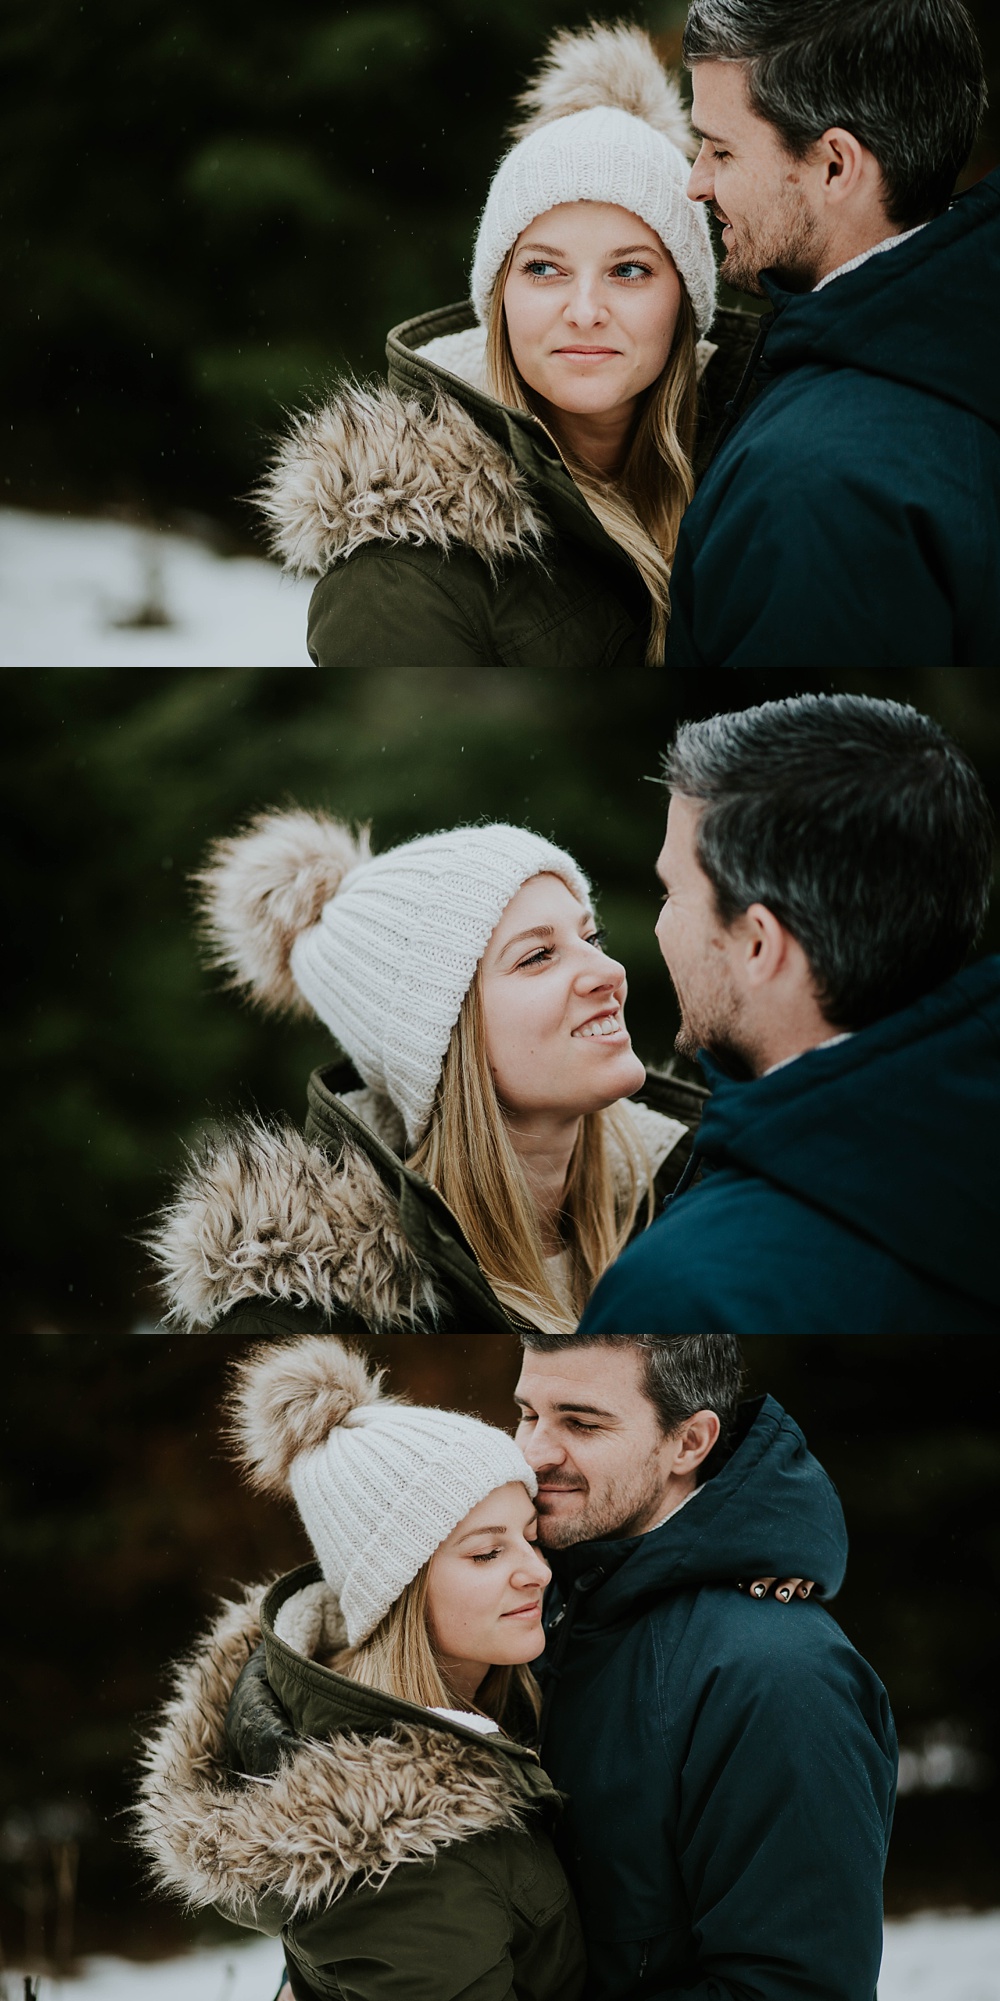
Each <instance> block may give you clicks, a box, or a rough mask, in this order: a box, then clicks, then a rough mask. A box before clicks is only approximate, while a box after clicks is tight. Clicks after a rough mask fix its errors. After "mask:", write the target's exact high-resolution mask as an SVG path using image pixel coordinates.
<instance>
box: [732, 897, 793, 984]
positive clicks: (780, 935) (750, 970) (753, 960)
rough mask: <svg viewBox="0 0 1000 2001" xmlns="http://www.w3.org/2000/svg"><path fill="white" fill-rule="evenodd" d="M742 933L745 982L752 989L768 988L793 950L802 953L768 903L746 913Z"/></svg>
mask: <svg viewBox="0 0 1000 2001" xmlns="http://www.w3.org/2000/svg"><path fill="white" fill-rule="evenodd" d="M742 933H743V935H742V937H741V939H740V945H741V949H742V954H743V979H744V982H745V984H746V985H747V986H749V987H765V986H767V985H768V984H769V982H770V981H771V980H773V979H775V978H776V977H777V975H778V974H779V973H781V972H783V971H784V970H785V968H786V966H787V965H788V961H789V956H790V953H791V951H792V950H795V951H797V952H801V951H802V947H801V946H800V945H798V944H797V943H796V940H795V939H794V938H793V937H792V934H791V932H790V931H786V929H785V926H784V925H783V924H782V922H781V919H780V917H776V916H775V914H774V911H773V910H769V909H768V907H767V904H766V903H751V904H750V906H749V908H748V909H747V910H745V911H744V912H743V919H742ZM803 956H804V955H803Z"/></svg>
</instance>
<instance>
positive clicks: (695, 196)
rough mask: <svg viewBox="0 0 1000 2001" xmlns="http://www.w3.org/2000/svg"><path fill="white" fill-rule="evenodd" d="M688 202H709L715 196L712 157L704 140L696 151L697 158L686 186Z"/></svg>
mask: <svg viewBox="0 0 1000 2001" xmlns="http://www.w3.org/2000/svg"><path fill="white" fill-rule="evenodd" d="M687 193H688V201H711V200H712V197H713V195H714V194H715V173H714V170H713V167H712V156H711V154H710V152H709V150H708V147H707V145H706V143H705V141H704V140H702V143H701V145H700V147H699V149H698V157H697V159H696V160H695V163H694V166H693V167H692V169H691V173H690V176H689V179H688V184H687Z"/></svg>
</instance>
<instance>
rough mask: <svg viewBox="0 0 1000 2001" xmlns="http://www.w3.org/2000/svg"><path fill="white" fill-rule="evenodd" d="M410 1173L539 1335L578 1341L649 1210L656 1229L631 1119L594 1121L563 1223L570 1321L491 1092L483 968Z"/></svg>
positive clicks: (571, 1177) (578, 1150)
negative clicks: (596, 1293)
mask: <svg viewBox="0 0 1000 2001" xmlns="http://www.w3.org/2000/svg"><path fill="white" fill-rule="evenodd" d="M616 1154H617V1156H618V1162H617V1164H618V1167H619V1172H616V1171H615V1169H616V1161H615V1155H616ZM408 1165H409V1166H410V1167H412V1168H414V1169H415V1170H416V1171H417V1173H418V1174H422V1175H423V1176H424V1178H425V1180H427V1181H429V1182H430V1183H431V1185H432V1187H434V1188H436V1189H437V1191H438V1194H439V1195H441V1196H442V1197H443V1199H444V1200H445V1202H447V1204H448V1207H449V1209H450V1210H451V1211H452V1214H453V1215H454V1216H455V1218H456V1220H457V1221H458V1223H459V1224H460V1225H461V1228H462V1230H463V1231H464V1233H465V1236H466V1237H467V1239H468V1241H469V1244H470V1245H471V1247H472V1250H473V1252H474V1253H475V1256H476V1259H477V1260H478V1263H479V1265H480V1268H481V1270H482V1272H483V1274H484V1276H485V1277H486V1278H487V1279H488V1280H489V1283H490V1285H491V1286H492V1288H493V1290H494V1292H495V1293H496V1295H497V1298H498V1299H499V1300H500V1301H501V1302H502V1304H503V1305H504V1306H505V1307H506V1308H507V1310H508V1312H509V1313H510V1314H511V1316H512V1318H513V1319H514V1320H515V1321H520V1322H522V1323H524V1322H527V1323H528V1324H529V1325H530V1327H531V1328H532V1329H537V1330H538V1331H539V1332H540V1333H546V1334H571V1333H572V1332H573V1331H574V1329H575V1327H576V1324H577V1321H578V1320H579V1318H580V1314H581V1313H582V1312H583V1309H584V1307H585V1305H586V1303H587V1300H588V1299H589V1297H590V1294H591V1293H592V1291H593V1289H594V1287H595V1285H596V1284H597V1281H598V1279H599V1278H600V1276H601V1273H602V1272H603V1271H605V1270H606V1269H607V1267H608V1265H609V1264H610V1263H611V1262H612V1259H614V1258H616V1257H617V1256H618V1253H619V1251H621V1250H623V1249H624V1246H625V1244H626V1243H627V1242H628V1239H629V1237H630V1236H631V1234H632V1229H633V1226H634V1223H635V1219H636V1216H637V1214H638V1212H639V1207H640V1204H641V1203H642V1201H643V1199H644V1198H645V1201H646V1204H647V1220H651V1218H652V1213H653V1188H652V1180H651V1177H650V1173H649V1166H648V1162H647V1161H646V1158H645V1156H644V1154H642V1153H641V1152H640V1150H639V1149H638V1148H637V1146H636V1143H635V1139H634V1137H633V1134H632V1131H631V1127H630V1125H629V1123H628V1122H627V1118H626V1115H625V1114H624V1113H623V1112H622V1111H620V1110H619V1108H618V1107H617V1106H611V1107H609V1108H608V1109H607V1110H605V1111H600V1112H587V1113H585V1114H584V1116H583V1117H582V1118H581V1120H580V1130H579V1132H578V1134H577V1139H576V1144H575V1146H574V1148H573V1152H572V1155H571V1157H570V1164H569V1172H568V1174H567V1177H566V1188H565V1192H564V1197H563V1208H562V1216H561V1222H562V1230H563V1239H564V1243H565V1247H566V1250H567V1251H568V1252H569V1264H570V1295H571V1302H572V1311H568V1310H567V1306H566V1301H565V1299H564V1298H562V1297H561V1295H560V1293H559V1292H558V1291H557V1290H556V1287H555V1286H554V1284H553V1281H552V1278H551V1275H550V1272H549V1270H548V1268H547V1266H546V1259H545V1246H544V1243H543V1241H542V1231H541V1224H540V1222H539V1217H538V1210H537V1207H536V1205H535V1202H534V1199H533V1197H532V1194H531V1190H530V1189H529V1187H528V1183H527V1181H526V1179H525V1176H524V1173H523V1170H522V1168H521V1164H520V1162H519V1160H518V1158H517V1154H516V1153H515V1151H514V1148H513V1146H512V1144H511V1139H510V1135H509V1133H508V1131H507V1127H506V1123H505V1121H504V1116H503V1109H502V1106H501V1104H500V1100H499V1098H498V1097H497V1092H496V1086H495V1084H494V1082H493V1075H492V1071H491V1069H490V1064H489V1058H488V1055H487V1047H486V1018H485V1013H484V1009H483V989H482V972H481V968H480V967H478V966H477V968H476V973H475V977H474V979H473V981H472V985H471V986H470V988H469V991H468V993H467V994H466V996H465V999H464V1001H463V1002H462V1009H461V1013H460V1014H459V1017H458V1021H457V1022H456V1024H455V1028H454V1031H453V1033H452V1038H451V1042H450V1043H449V1045H448V1050H447V1054H446V1056H445V1059H444V1063H443V1065H442V1068H441V1077H440V1080H439V1083H438V1088H437V1095H436V1097H435V1100H434V1108H433V1111H432V1113H431V1122H430V1126H429V1128H428V1131H427V1133H426V1135H425V1137H424V1139H423V1140H422V1141H421V1143H420V1145H419V1146H418V1148H417V1150H416V1152H415V1153H414V1154H413V1155H412V1156H411V1158H410V1161H409V1163H408Z"/></svg>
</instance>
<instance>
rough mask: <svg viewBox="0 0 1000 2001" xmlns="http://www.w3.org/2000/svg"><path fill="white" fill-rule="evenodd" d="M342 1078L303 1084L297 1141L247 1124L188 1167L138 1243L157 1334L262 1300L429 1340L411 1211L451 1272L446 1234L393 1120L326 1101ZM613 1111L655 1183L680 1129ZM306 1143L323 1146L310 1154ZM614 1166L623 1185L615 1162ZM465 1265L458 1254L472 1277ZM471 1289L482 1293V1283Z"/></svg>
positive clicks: (283, 1130)
mask: <svg viewBox="0 0 1000 2001" xmlns="http://www.w3.org/2000/svg"><path fill="white" fill-rule="evenodd" d="M345 1079H348V1080H354V1081H356V1079H355V1075H354V1072H353V1071H352V1070H351V1068H350V1066H349V1065H342V1066H333V1068H331V1069H329V1070H321V1071H317V1072H316V1073H315V1074H314V1075H313V1077H312V1078H311V1079H310V1085H309V1100H310V1121H309V1124H308V1125H307V1129H306V1135H305V1136H304V1135H303V1134H302V1133H300V1132H299V1131H298V1130H297V1128H296V1127H295V1126H292V1125H280V1126H278V1125H275V1126H269V1125H266V1124H265V1123H264V1122H263V1121H261V1120H258V1119H252V1118H246V1119H242V1120H239V1121H237V1122H235V1123H234V1124H233V1125H232V1126H230V1127H228V1128H227V1129H225V1130H224V1131H222V1132H221V1133H216V1134H210V1135H209V1136H208V1137H207V1138H206V1139H205V1140H204V1141H203V1142H202V1144H201V1146H200V1148H199V1149H198V1150H197V1151H194V1152H192V1153H191V1154H190V1155H189V1160H188V1167H187V1171H186V1173H185V1174H184V1176H183V1178H182V1180H181V1183H180V1185H179V1187H178V1189H177V1193H176V1195H175V1197H174V1199H173V1201H172V1202H171V1203H170V1204H169V1205H168V1207H167V1208H166V1209H164V1211H163V1212H162V1214H161V1215H160V1217H159V1218H158V1220H157V1222H156V1224H155V1226H154V1228H153V1230H152V1231H151V1232H150V1234H149V1236H148V1237H147V1239H146V1248H147V1249H148V1251H149V1252H150V1254H151V1256H152V1258H153V1260H154V1263H155V1264H156V1267H157V1269H158V1271H159V1274H160V1293H161V1297H162V1299H163V1301H164V1305H165V1308H166V1319H167V1322H168V1324H169V1325H171V1326H173V1327H177V1328H180V1329H182V1330H183V1331H184V1332H186V1333H191V1332H193V1331H194V1330H196V1329H205V1328H209V1327H213V1326H214V1325H215V1323H216V1322H217V1321H218V1320H220V1319H221V1318H222V1316H223V1314H225V1313H228V1312H229V1311H230V1309H231V1308H232V1307H235V1306H238V1305H239V1304H240V1303H241V1302H243V1301H247V1300H266V1301H274V1302H276V1303H281V1304H283V1305H286V1306H291V1307H294V1308H298V1307H305V1306H312V1307H316V1308H317V1309H318V1310H319V1311H320V1312H321V1313H322V1314H323V1315H324V1316H325V1317H328V1318H336V1316H337V1314H338V1313H345V1312H346V1313H351V1314H355V1315H357V1316H359V1317H360V1319H361V1320H362V1321H363V1322H364V1324H365V1325H366V1326H367V1327H369V1328H371V1329H372V1331H374V1332H378V1331H379V1330H380V1329H398V1328H399V1327H411V1328H413V1329H415V1330H423V1331H427V1330H429V1329H431V1328H433V1327H434V1325H435V1323H436V1322H437V1321H438V1319H439V1318H440V1316H441V1312H442V1307H443V1299H442V1293H441V1284H440V1279H439V1276H438V1272H437V1267H436V1261H432V1260H431V1259H430V1258H429V1257H428V1256H426V1255H424V1254H423V1252H422V1251H421V1250H420V1249H418V1248H416V1247H415V1245H414V1242H413V1226H414V1222H415V1207H414V1205H415V1204H416V1203H420V1204H421V1205H422V1208H423V1209H425V1210H427V1211H428V1212H429V1213H430V1214H431V1216H432V1220H433V1219H435V1218H436V1219H437V1220H438V1221H439V1222H440V1223H441V1225H442V1227H443V1228H444V1229H445V1231H446V1233H448V1234H449V1235H450V1237H451V1238H453V1239H455V1241H454V1242H452V1243H450V1244H449V1246H448V1248H449V1250H450V1254H451V1260H452V1262H454V1258H455V1257H456V1255H457V1256H458V1257H459V1259H460V1261H461V1260H462V1249H461V1245H460V1244H459V1243H458V1240H457V1235H456V1233H457V1230H458V1226H457V1224H455V1223H454V1219H453V1218H452V1217H451V1214H450V1211H448V1210H447V1209H446V1208H445V1205H444V1203H443V1202H441V1200H440V1197H439V1196H438V1195H437V1194H436V1193H435V1192H434V1190H432V1189H431V1188H430V1187H429V1186H428V1185H427V1184H426V1183H425V1182H423V1181H422V1180H421V1178H420V1177H419V1176H417V1175H415V1174H413V1173H412V1172H411V1170H410V1169H408V1168H406V1167H405V1166H404V1165H403V1161H402V1159H401V1157H400V1156H401V1154H402V1153H403V1151H404V1150H405V1135H404V1131H403V1123H402V1120H401V1118H400V1116H399V1113H398V1112H397V1111H396V1109H395V1107H394V1106H393V1105H392V1104H391V1103H390V1101H389V1100H388V1099H387V1098H385V1097H383V1096H381V1095H380V1094H379V1093H378V1092H375V1091H372V1090H370V1089H368V1088H367V1087H363V1088H359V1089H347V1090H342V1091H337V1090H336V1089H335V1088H334V1089H331V1086H335V1085H336V1084H337V1083H338V1082H342V1081H344V1080H345ZM624 1109H625V1111H626V1114H627V1116H628V1118H629V1122H630V1127H631V1131H632V1138H633V1142H634V1145H635V1148H636V1150H637V1152H638V1153H639V1154H640V1156H642V1157H644V1158H645V1161H646V1163H647V1165H648V1167H649V1170H650V1173H651V1174H653V1175H654V1176H655V1174H656V1173H657V1171H658V1169H659V1168H660V1166H661V1165H662V1162H663V1161H664V1159H665V1158H666V1156H667V1154H668V1153H669V1152H670V1151H671V1150H672V1148H673V1147H674V1146H676V1145H677V1143H678V1141H679V1140H680V1139H681V1138H683V1137H684V1136H685V1135H686V1131H687V1128H686V1127H685V1126H684V1125H683V1124H682V1123H681V1121H679V1120H677V1119H674V1118H671V1117H669V1116H668V1115H667V1114H665V1113H663V1112H659V1111H656V1110H654V1109H653V1108H652V1107H651V1106H649V1105H643V1104H639V1103H635V1102H632V1101H629V1102H628V1103H627V1105H626V1106H625V1108H624ZM319 1135H322V1140H323V1144H317V1143H315V1139H314V1136H316V1137H318V1136H319ZM619 1165H620V1171H621V1172H622V1173H623V1174H624V1173H626V1172H627V1168H626V1163H625V1161H624V1159H622V1160H621V1161H620V1163H619ZM432 1234H433V1233H432ZM440 1241H441V1240H440V1236H434V1242H436V1243H439V1242H440ZM461 1244H462V1245H464V1239H462V1240H461ZM470 1260H471V1252H469V1251H468V1250H467V1249H466V1250H465V1253H464V1262H465V1263H469V1264H470V1270H471V1271H472V1272H473V1273H474V1274H475V1273H476V1272H478V1267H476V1266H475V1265H474V1264H471V1263H470ZM479 1284H480V1287H481V1288H485V1287H486V1281H485V1279H483V1278H482V1277H481V1275H480V1276H479ZM490 1296H491V1297H492V1295H490ZM495 1303H496V1307H497V1312H498V1314H501V1315H502V1309H501V1308H500V1306H499V1302H495Z"/></svg>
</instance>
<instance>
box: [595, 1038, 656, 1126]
mask: <svg viewBox="0 0 1000 2001" xmlns="http://www.w3.org/2000/svg"><path fill="white" fill-rule="evenodd" d="M605 1061H606V1064H607V1067H606V1069H605V1072H604V1074H603V1076H602V1078H601V1085H600V1095H601V1104H600V1106H597V1105H595V1106H594V1109H595V1110H599V1109H602V1108H603V1109H605V1110H606V1109H607V1107H608V1106H609V1105H617V1103H618V1101H619V1099H620V1098H631V1097H632V1096H634V1094H635V1092H636V1091H641V1089H642V1087H643V1085H644V1083H645V1082H646V1066H645V1064H644V1063H640V1061H639V1058H638V1056H637V1055H636V1053H635V1050H634V1049H633V1048H632V1045H631V1043H629V1044H628V1045H627V1046H626V1047H623V1048H621V1049H619V1050H612V1049H609V1050H607V1051H606V1053H605Z"/></svg>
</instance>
